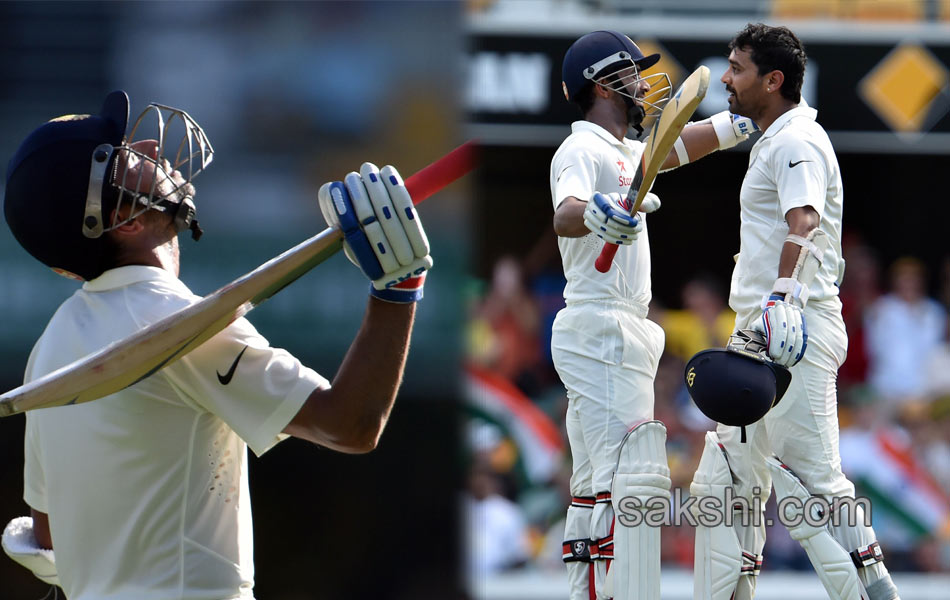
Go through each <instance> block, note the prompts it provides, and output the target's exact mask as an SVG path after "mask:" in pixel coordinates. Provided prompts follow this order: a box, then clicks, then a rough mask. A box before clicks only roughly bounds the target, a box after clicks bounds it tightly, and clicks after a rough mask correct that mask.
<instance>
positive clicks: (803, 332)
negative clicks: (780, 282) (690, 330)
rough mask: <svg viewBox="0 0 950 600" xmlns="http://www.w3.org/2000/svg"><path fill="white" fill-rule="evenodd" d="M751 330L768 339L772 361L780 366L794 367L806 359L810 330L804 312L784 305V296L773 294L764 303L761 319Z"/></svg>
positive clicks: (795, 307) (789, 305) (768, 349)
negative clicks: (804, 357)
mask: <svg viewBox="0 0 950 600" xmlns="http://www.w3.org/2000/svg"><path fill="white" fill-rule="evenodd" d="M752 329H754V330H755V331H758V332H760V333H761V334H762V335H763V336H765V342H766V350H767V351H768V353H769V357H770V358H771V359H772V360H774V361H775V362H777V363H778V364H780V365H782V366H785V367H792V366H794V365H796V364H798V361H800V360H801V359H802V357H803V356H805V350H806V349H807V348H808V329H807V327H806V326H805V314H804V313H803V312H802V309H801V308H799V307H797V306H795V305H794V304H789V303H788V302H786V301H785V296H784V295H783V294H771V295H768V296H766V297H765V298H763V300H762V317H761V318H760V319H759V320H758V321H756V322H755V323H753V324H752Z"/></svg>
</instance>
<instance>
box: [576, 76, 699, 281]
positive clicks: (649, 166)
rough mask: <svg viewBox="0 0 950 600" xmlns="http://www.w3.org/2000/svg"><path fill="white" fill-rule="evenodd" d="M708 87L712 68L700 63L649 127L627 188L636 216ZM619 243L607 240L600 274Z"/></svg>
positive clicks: (599, 263)
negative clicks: (648, 134) (631, 179)
mask: <svg viewBox="0 0 950 600" xmlns="http://www.w3.org/2000/svg"><path fill="white" fill-rule="evenodd" d="M708 87H709V68H708V67H706V66H704V65H700V67H699V68H698V69H696V70H695V71H693V74H692V75H690V76H689V77H687V78H686V81H684V82H683V84H682V85H681V86H680V87H679V89H678V90H676V93H674V94H673V97H672V98H670V101H669V102H668V103H667V104H666V106H665V107H664V108H663V112H662V114H661V115H660V118H659V119H657V120H656V121H655V122H654V123H653V128H652V129H651V130H650V136H649V137H648V138H647V141H646V148H644V149H643V156H642V157H641V158H640V166H638V167H637V172H636V174H635V175H634V177H633V183H632V184H630V189H629V190H628V191H627V201H628V202H630V203H632V205H633V206H632V208H631V209H630V214H631V215H635V214H637V211H638V210H640V203H642V202H643V199H644V198H645V197H646V195H647V192H649V191H650V187H651V186H652V185H653V180H654V179H656V175H657V173H659V172H660V167H661V166H663V163H664V162H666V157H667V156H668V155H669V154H670V150H672V149H673V144H674V143H675V142H676V138H678V137H679V136H680V133H681V132H682V131H683V127H685V126H686V123H687V122H688V121H689V119H690V117H692V116H693V113H694V112H696V108H697V107H698V106H699V103H700V102H702V101H703V97H705V96H706V89H707V88H708ZM617 248H618V246H617V245H616V244H610V243H604V248H603V250H601V251H600V256H598V257H597V260H596V261H594V266H595V267H596V268H597V270H598V271H600V272H601V273H606V272H607V271H609V270H610V265H611V264H613V260H614V254H616V253H617Z"/></svg>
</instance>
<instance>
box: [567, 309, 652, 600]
mask: <svg viewBox="0 0 950 600" xmlns="http://www.w3.org/2000/svg"><path fill="white" fill-rule="evenodd" d="M646 315H647V308H646V307H645V306H642V305H638V304H631V303H626V302H622V301H615V300H603V301H584V302H578V303H570V304H568V306H567V307H566V308H564V309H562V310H561V311H560V312H559V313H558V314H557V317H556V318H555V320H554V326H553V330H552V339H551V352H552V356H553V358H554V366H555V368H556V369H557V372H558V375H559V376H560V378H561V381H562V382H563V383H564V387H565V388H566V389H567V398H568V407H567V418H566V421H567V437H568V442H569V443H570V446H571V456H572V459H573V472H572V475H571V495H572V496H574V497H575V501H574V502H572V505H571V507H570V508H569V509H568V516H567V521H566V524H565V536H564V539H565V541H568V540H577V539H591V540H597V539H598V538H604V537H606V536H607V535H609V532H610V528H611V525H612V521H613V511H612V509H611V508H610V500H609V496H607V500H606V502H602V501H598V502H597V506H596V509H595V506H594V498H595V497H596V496H597V495H598V494H600V493H602V492H609V491H610V488H611V479H612V477H613V472H614V469H615V467H616V465H617V458H618V454H619V450H620V444H621V442H622V441H623V438H624V436H625V435H626V434H627V431H629V430H630V428H631V427H633V426H634V425H636V424H637V423H639V422H641V421H644V420H649V419H652V418H653V380H654V378H655V376H656V369H657V365H658V364H659V361H660V355H661V354H662V353H663V344H664V340H665V334H664V332H663V329H662V328H661V327H660V326H659V325H657V324H656V323H654V322H653V321H650V320H648V319H647V318H646ZM586 499H589V501H588V500H586ZM599 565H600V566H601V569H600V570H601V574H600V576H597V575H596V574H595V569H594V566H593V564H588V563H584V562H568V578H569V580H570V583H571V600H589V598H590V597H591V596H590V591H589V590H590V587H591V586H592V584H593V583H594V579H595V577H596V578H597V579H598V580H602V578H603V567H604V566H605V562H599Z"/></svg>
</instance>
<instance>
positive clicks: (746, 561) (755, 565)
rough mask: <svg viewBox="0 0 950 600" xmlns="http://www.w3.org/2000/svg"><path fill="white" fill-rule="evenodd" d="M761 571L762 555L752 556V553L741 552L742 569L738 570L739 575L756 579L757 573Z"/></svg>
mask: <svg viewBox="0 0 950 600" xmlns="http://www.w3.org/2000/svg"><path fill="white" fill-rule="evenodd" d="M761 570H762V555H761V554H754V553H752V552H746V551H745V550H743V551H742V567H741V569H740V572H739V575H740V576H742V575H747V576H750V577H758V576H759V571H761Z"/></svg>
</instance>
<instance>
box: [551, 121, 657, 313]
mask: <svg viewBox="0 0 950 600" xmlns="http://www.w3.org/2000/svg"><path fill="white" fill-rule="evenodd" d="M571 131H572V133H571V135H569V136H568V137H567V139H565V140H564V142H563V143H562V144H561V146H560V148H558V150H557V152H556V153H555V154H554V158H553V159H552V161H551V199H552V201H553V203H554V210H555V211H556V210H557V208H558V206H560V205H561V202H563V201H564V199H565V198H567V197H569V196H574V197H575V198H577V199H579V200H585V201H586V200H590V199H591V197H592V196H593V195H594V192H601V193H604V194H607V193H611V192H619V193H620V194H622V195H624V196H625V195H626V194H627V190H629V189H630V184H631V183H632V182H633V176H634V174H635V173H636V169H637V166H638V165H639V163H640V157H641V156H642V155H643V149H644V143H643V142H638V141H636V140H631V139H629V138H624V140H623V141H620V140H618V139H617V138H615V137H614V136H613V135H611V134H610V133H609V132H607V130H605V129H604V128H602V127H600V126H599V125H595V124H594V123H591V122H590V121H576V122H575V123H573V124H572V125H571ZM638 217H639V218H641V219H644V224H643V231H642V232H641V233H640V236H639V237H638V239H637V240H636V241H634V243H633V244H632V245H630V246H621V247H620V248H619V249H618V250H617V255H616V256H615V257H614V264H613V266H612V267H611V268H610V270H609V271H608V272H607V273H600V272H599V271H597V269H595V268H594V261H595V260H596V259H597V257H598V256H599V255H600V251H601V248H603V246H604V241H603V240H602V239H600V238H599V237H597V236H596V235H594V234H592V233H591V234H587V235H585V236H583V237H580V238H567V237H560V236H559V237H558V239H557V242H558V247H559V248H560V250H561V261H562V263H563V267H564V276H565V277H566V278H567V285H566V286H565V287H564V299H565V300H566V301H567V302H576V301H581V300H603V299H620V300H625V301H630V302H634V303H637V304H640V305H642V306H647V305H648V304H649V303H650V297H651V292H650V238H649V235H648V234H647V228H646V218H645V215H644V213H640V214H639V215H638Z"/></svg>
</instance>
